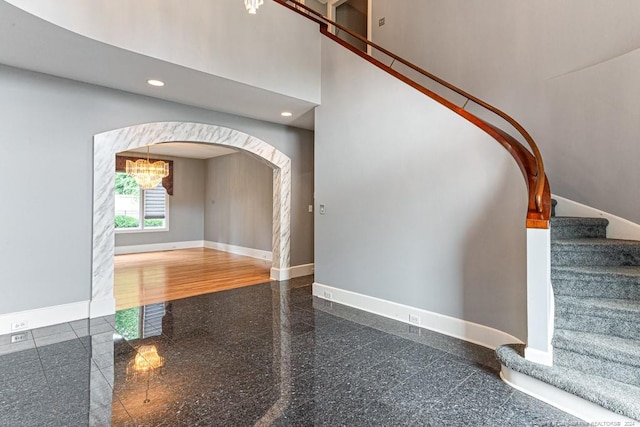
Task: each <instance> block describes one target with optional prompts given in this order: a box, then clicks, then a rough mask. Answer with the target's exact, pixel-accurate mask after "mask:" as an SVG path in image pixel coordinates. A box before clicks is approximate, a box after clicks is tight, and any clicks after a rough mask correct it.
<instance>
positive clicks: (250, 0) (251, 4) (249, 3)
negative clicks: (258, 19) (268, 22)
mask: <svg viewBox="0 0 640 427" xmlns="http://www.w3.org/2000/svg"><path fill="white" fill-rule="evenodd" d="M263 3H264V0H244V7H246V8H247V12H249V13H250V14H252V15H255V13H256V11H257V10H258V8H259V7H260V6H262V4H263Z"/></svg>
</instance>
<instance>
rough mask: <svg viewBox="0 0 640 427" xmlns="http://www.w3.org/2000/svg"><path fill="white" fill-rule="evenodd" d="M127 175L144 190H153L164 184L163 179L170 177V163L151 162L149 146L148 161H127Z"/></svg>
mask: <svg viewBox="0 0 640 427" xmlns="http://www.w3.org/2000/svg"><path fill="white" fill-rule="evenodd" d="M126 172H127V175H131V177H133V179H135V180H136V182H137V183H138V185H139V186H140V188H142V189H143V190H152V189H154V188H156V187H157V186H158V184H160V182H162V178H166V177H168V176H169V163H167V162H163V161H162V160H158V161H156V162H153V163H151V162H150V161H149V146H147V159H146V160H145V159H138V160H136V161H135V162H134V161H131V160H127V166H126Z"/></svg>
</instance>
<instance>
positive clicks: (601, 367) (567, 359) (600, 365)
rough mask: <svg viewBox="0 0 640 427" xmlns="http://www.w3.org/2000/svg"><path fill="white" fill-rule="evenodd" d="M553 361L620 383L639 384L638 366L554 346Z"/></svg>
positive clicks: (639, 373) (639, 370)
mask: <svg viewBox="0 0 640 427" xmlns="http://www.w3.org/2000/svg"><path fill="white" fill-rule="evenodd" d="M553 363H554V364H557V365H558V366H564V367H567V368H571V369H577V370H580V371H582V372H585V373H587V374H590V375H597V376H600V377H604V378H609V379H612V380H615V381H620V382H622V383H626V384H631V385H634V386H636V387H638V386H640V368H638V367H637V366H630V365H625V364H621V363H617V362H612V361H609V360H604V359H600V358H594V357H591V356H587V355H584V354H580V353H575V352H573V351H570V350H564V349H558V348H554V350H553Z"/></svg>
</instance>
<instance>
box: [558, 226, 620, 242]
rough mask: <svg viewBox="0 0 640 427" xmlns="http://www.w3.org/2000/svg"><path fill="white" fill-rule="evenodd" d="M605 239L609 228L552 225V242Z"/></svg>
mask: <svg viewBox="0 0 640 427" xmlns="http://www.w3.org/2000/svg"><path fill="white" fill-rule="evenodd" d="M593 237H595V238H605V237H607V226H606V225H603V226H597V225H593V226H589V225H562V226H558V225H556V226H554V224H553V222H552V224H551V240H558V239H579V238H593Z"/></svg>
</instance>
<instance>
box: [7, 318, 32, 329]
mask: <svg viewBox="0 0 640 427" xmlns="http://www.w3.org/2000/svg"><path fill="white" fill-rule="evenodd" d="M28 327H29V322H27V321H26V320H19V321H17V322H12V323H11V331H20V330H22V329H27V328H28Z"/></svg>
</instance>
